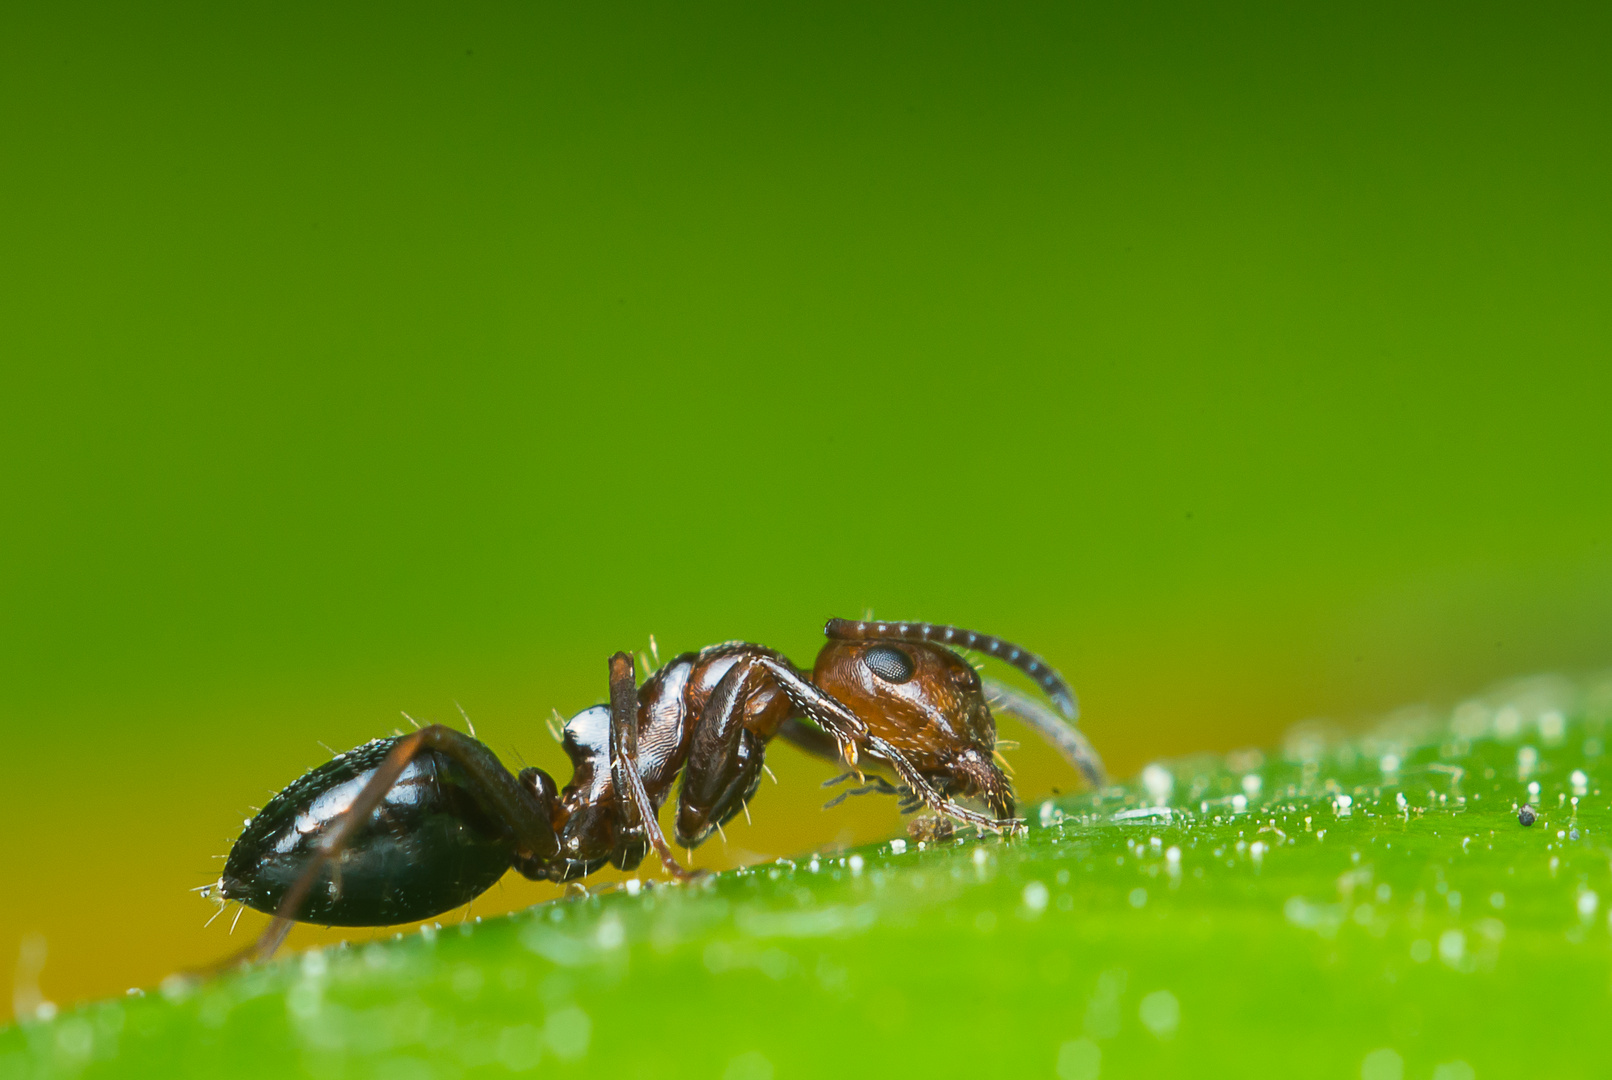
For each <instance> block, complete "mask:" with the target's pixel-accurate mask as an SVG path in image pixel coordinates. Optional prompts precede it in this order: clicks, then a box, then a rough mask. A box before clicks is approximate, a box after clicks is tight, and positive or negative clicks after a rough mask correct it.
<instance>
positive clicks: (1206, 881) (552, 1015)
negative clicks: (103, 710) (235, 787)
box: [0, 680, 1612, 1080]
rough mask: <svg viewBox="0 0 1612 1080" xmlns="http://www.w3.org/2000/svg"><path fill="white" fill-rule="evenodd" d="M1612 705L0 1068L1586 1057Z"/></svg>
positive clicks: (783, 869) (482, 1068)
mask: <svg viewBox="0 0 1612 1080" xmlns="http://www.w3.org/2000/svg"><path fill="white" fill-rule="evenodd" d="M1606 700H1607V694H1606V693H1605V690H1604V688H1601V689H1596V688H1594V687H1590V688H1589V689H1588V690H1586V688H1585V687H1584V686H1581V685H1575V684H1569V683H1565V682H1561V681H1549V680H1536V681H1533V682H1529V683H1521V684H1515V685H1513V686H1511V687H1509V688H1506V689H1503V690H1501V691H1498V692H1496V693H1495V694H1492V695H1490V697H1488V698H1487V699H1483V700H1478V701H1472V702H1468V703H1466V704H1464V705H1463V706H1461V707H1460V708H1459V709H1457V710H1456V711H1455V713H1454V714H1453V716H1434V715H1433V714H1431V713H1427V712H1421V713H1416V712H1410V713H1405V714H1400V715H1397V716H1395V717H1392V718H1390V719H1389V720H1388V721H1386V722H1385V723H1384V724H1383V725H1381V726H1379V727H1378V728H1377V729H1376V730H1375V731H1373V732H1372V733H1371V734H1369V735H1367V736H1365V737H1363V738H1357V739H1353V740H1349V741H1344V740H1338V739H1334V738H1331V737H1330V736H1329V735H1328V734H1327V732H1325V731H1324V730H1321V729H1317V728H1313V727H1312V728H1308V729H1297V730H1295V731H1294V732H1293V733H1292V734H1291V735H1290V737H1289V738H1288V740H1287V743H1286V745H1285V746H1284V747H1283V748H1282V749H1281V750H1280V751H1277V752H1273V753H1271V754H1270V755H1269V757H1268V758H1267V757H1266V756H1264V755H1260V754H1255V753H1245V754H1242V755H1233V757H1232V759H1230V760H1221V759H1218V758H1216V759H1210V758H1203V759H1192V760H1186V761H1179V762H1175V763H1172V764H1168V765H1158V766H1150V767H1149V769H1148V770H1146V771H1145V772H1144V774H1143V777H1142V779H1141V781H1140V782H1138V783H1136V784H1133V785H1129V786H1125V787H1116V788H1112V789H1109V790H1106V791H1104V792H1101V793H1094V794H1089V795H1085V796H1080V797H1075V798H1067V799H1062V800H1058V801H1056V802H1046V803H1042V804H1039V805H1034V806H1030V807H1028V814H1029V825H1030V830H1029V834H1028V835H1027V836H1025V837H1021V838H1018V839H1012V840H1004V839H1000V838H984V839H980V838H976V837H973V836H967V837H961V838H956V839H953V840H949V841H943V842H941V843H939V844H938V845H920V844H918V843H916V842H913V841H894V842H892V843H887V844H882V845H879V846H877V847H870V848H863V849H860V850H856V851H851V852H843V853H836V854H833V855H820V856H815V857H813V856H808V857H805V858H802V859H798V860H795V861H787V860H781V861H779V862H777V863H769V864H763V865H759V866H753V867H750V868H747V869H743V870H738V871H734V872H730V873H725V874H721V875H717V876H714V877H710V878H707V879H705V880H703V881H701V882H698V883H696V884H694V885H689V886H670V885H662V884H659V883H656V884H653V885H650V884H647V883H646V884H645V885H643V886H641V887H639V888H636V889H633V890H629V889H625V888H624V889H619V890H615V891H611V892H608V893H604V894H596V895H590V896H587V897H583V898H578V899H574V900H566V901H559V902H555V903H551V904H545V905H541V906H539V907H536V908H532V909H530V910H528V911H525V912H521V913H519V914H516V915H513V916H510V917H506V918H497V919H488V920H486V921H480V922H477V923H474V924H468V925H464V926H450V927H445V928H441V929H432V930H428V931H427V932H425V933H421V934H417V935H410V936H408V937H406V938H400V939H398V940H395V941H391V942H387V943H381V944H371V945H365V946H362V947H352V948H330V949H324V950H320V951H314V952H308V953H304V954H300V955H289V956H285V957H283V958H281V959H279V960H278V961H276V962H274V963H271V964H267V965H261V966H258V967H255V968H252V969H250V970H245V971H241V972H239V973H236V974H232V975H229V976H227V977H222V978H217V979H213V980H211V981H207V982H205V983H199V984H197V983H187V982H185V981H183V980H177V979H175V980H170V981H169V982H168V983H167V984H165V985H164V986H163V987H162V988H160V989H159V990H154V991H152V992H150V993H149V994H147V995H146V996H144V997H136V998H128V999H124V1000H116V1001H107V1002H101V1003H97V1004H92V1005H89V1006H86V1007H84V1008H81V1009H78V1010H75V1011H73V1012H70V1013H67V1014H65V1015H63V1016H60V1017H58V1018H55V1019H54V1020H51V1021H49V1022H35V1023H29V1024H25V1025H21V1026H18V1027H13V1028H10V1029H8V1030H6V1031H4V1032H3V1033H0V1075H4V1076H13V1075H16V1076H25V1077H26V1076H42V1077H43V1076H197V1077H202V1076H206V1077H213V1078H216V1077H219V1076H228V1077H243V1076H247V1077H249V1076H287V1075H298V1074H305V1075H310V1076H330V1077H370V1076H374V1077H387V1078H412V1077H456V1076H504V1075H508V1074H511V1073H521V1072H533V1073H542V1074H545V1075H576V1076H583V1075H587V1076H648V1077H653V1076H680V1075H699V1076H711V1077H727V1078H729V1080H744V1078H755V1080H759V1078H766V1077H779V1078H785V1077H791V1076H821V1075H846V1074H865V1075H870V1076H877V1075H935V1076H944V1075H964V1074H973V1075H995V1074H1004V1073H1016V1074H1024V1075H1036V1076H1058V1077H1062V1078H1064V1080H1072V1078H1077V1077H1096V1076H1131V1075H1148V1074H1186V1073H1191V1074H1193V1075H1217V1074H1231V1073H1233V1072H1236V1073H1240V1074H1244V1075H1250V1076H1253V1075H1273V1074H1278V1073H1284V1074H1285V1073H1290V1072H1298V1073H1303V1074H1305V1075H1315V1076H1338V1077H1365V1078H1367V1080H1392V1078H1397V1077H1434V1078H1435V1080H1464V1078H1469V1077H1473V1076H1501V1075H1546V1074H1555V1075H1587V1074H1591V1073H1596V1072H1600V1071H1602V1070H1604V1069H1605V1068H1606V1067H1608V1063H1609V1062H1612V1056H1609V1050H1612V1039H1609V1037H1608V1035H1607V1034H1606V1030H1607V1025H1606V1024H1605V1017H1606V1016H1607V1015H1608V1011H1607V1010H1608V1006H1609V1004H1612V1001H1609V986H1612V938H1609V933H1608V926H1609V922H1608V914H1609V913H1608V907H1609V906H1612V905H1609V901H1612V881H1609V853H1612V845H1609V844H1608V840H1609V839H1612V815H1609V813H1608V811H1607V805H1606V804H1607V800H1606V797H1605V795H1604V794H1603V791H1602V787H1601V776H1602V773H1603V769H1604V760H1605V759H1604V757H1603V749H1604V748H1603V744H1602V741H1601V730H1602V723H1603V721H1604V716H1605V713H1606V709H1605V702H1606ZM1530 784H1534V785H1537V787H1536V788H1533V789H1530V786H1529V785H1530ZM1531 792H1532V794H1531ZM1530 798H1532V799H1533V800H1534V802H1535V804H1536V806H1537V812H1538V820H1537V822H1536V823H1535V824H1534V825H1533V826H1532V827H1531V828H1525V827H1523V826H1522V825H1521V824H1519V822H1518V816H1517V804H1518V803H1520V802H1527V801H1529V800H1530Z"/></svg>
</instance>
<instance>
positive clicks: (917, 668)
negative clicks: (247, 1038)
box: [201, 619, 1103, 958]
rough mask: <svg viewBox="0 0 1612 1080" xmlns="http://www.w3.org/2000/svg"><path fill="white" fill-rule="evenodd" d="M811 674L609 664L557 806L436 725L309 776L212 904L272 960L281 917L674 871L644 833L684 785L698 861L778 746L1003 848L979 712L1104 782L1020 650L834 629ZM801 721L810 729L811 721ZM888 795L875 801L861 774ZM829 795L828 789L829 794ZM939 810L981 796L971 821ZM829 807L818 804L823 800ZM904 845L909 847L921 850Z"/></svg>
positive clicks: (456, 901) (459, 900)
mask: <svg viewBox="0 0 1612 1080" xmlns="http://www.w3.org/2000/svg"><path fill="white" fill-rule="evenodd" d="M823 632H824V634H825V635H826V636H827V637H828V642H827V643H826V644H825V645H824V646H823V648H822V650H821V651H820V652H819V653H818V655H817V662H816V664H815V666H814V667H813V668H812V672H811V675H810V677H808V676H807V675H806V674H805V673H804V672H802V671H801V670H799V669H797V668H796V667H795V666H794V665H793V664H791V663H790V662H789V660H788V659H787V658H786V657H785V656H784V655H783V654H782V653H779V652H777V651H775V650H773V649H769V648H766V647H764V646H761V645H752V644H747V643H744V642H727V643H724V644H721V645H712V646H710V647H708V648H705V649H702V650H701V651H699V652H697V653H684V654H682V655H681V656H678V657H677V658H675V659H674V660H672V661H671V662H670V663H668V664H666V665H665V666H664V667H661V668H660V669H659V670H656V671H654V672H653V673H652V674H651V675H650V676H649V677H648V679H646V680H645V682H644V684H643V685H642V686H637V685H636V675H635V670H634V665H633V659H632V657H631V656H630V655H628V654H627V653H624V652H618V653H616V654H615V655H614V656H612V657H611V658H610V701H609V704H608V705H595V706H593V707H592V708H589V709H584V710H582V711H581V712H579V713H577V714H576V715H575V716H573V717H572V718H571V719H570V720H569V721H568V722H567V723H566V725H565V728H564V732H563V736H562V742H563V745H564V748H565V752H566V754H567V755H568V756H569V757H570V759H571V765H572V776H571V782H570V783H569V784H567V785H566V786H565V788H564V790H559V789H557V788H556V786H555V783H554V780H553V778H552V777H550V776H549V775H548V774H547V773H546V772H544V771H543V770H541V769H535V768H527V769H523V770H521V772H520V774H519V775H518V776H515V775H511V774H510V772H509V770H508V769H506V768H505V767H504V766H503V764H502V763H501V762H499V760H498V758H497V757H495V756H494V755H493V752H492V751H491V750H489V749H488V748H487V747H486V746H485V745H483V744H482V743H481V742H479V741H477V740H476V739H475V738H474V737H473V736H471V735H464V734H461V733H460V732H458V731H455V730H453V729H452V728H448V727H444V726H442V725H440V724H431V725H429V726H427V727H424V728H420V729H419V730H416V731H414V732H411V733H410V734H407V735H399V736H395V737H392V738H386V739H376V740H374V741H372V742H369V743H366V744H365V745H363V746H360V747H358V748H357V749H355V750H350V751H348V752H347V753H345V754H338V755H337V756H336V757H335V758H334V759H332V760H331V761H329V762H327V763H326V764H324V765H322V766H320V767H318V768H316V769H314V770H312V771H311V772H309V773H307V774H305V775H304V776H303V777H302V778H301V779H299V780H297V781H295V782H294V783H292V784H291V785H290V786H289V787H287V788H286V789H285V790H284V791H281V792H280V793H279V794H278V795H276V796H275V797H274V798H273V799H272V800H270V802H269V803H268V805H267V806H265V807H264V808H263V809H262V811H261V812H259V813H258V814H257V816H256V817H254V818H252V819H251V820H250V821H248V822H247V824H246V828H245V831H243V832H242V833H241V836H240V839H239V840H237V841H236V843H235V845H234V848H233V849H232V850H231V851H230V854H229V858H228V860H227V862H226V863H225V867H224V873H223V875H222V876H221V877H220V878H219V880H218V881H217V883H216V884H215V885H213V886H209V887H206V888H205V889H204V890H201V891H202V892H203V895H210V894H211V893H212V892H213V891H214V890H215V889H216V891H217V894H218V896H219V897H220V898H221V899H222V900H238V901H240V902H241V903H243V904H245V905H246V906H248V907H251V908H255V909H257V910H258V911H262V912H265V913H267V914H270V915H273V916H274V917H275V918H274V921H273V922H272V923H271V924H270V926H269V928H268V929H267V930H265V931H264V933H263V935H262V937H260V938H259V939H258V941H257V942H256V943H255V944H254V945H253V946H252V947H251V948H250V949H249V950H248V955H250V956H253V957H256V958H267V957H268V956H270V955H272V954H273V953H274V951H275V950H276V949H277V948H278V947H279V946H280V943H281V942H282V941H284V940H285V936H286V934H287V933H288V932H289V930H290V927H291V923H292V922H293V921H302V922H315V923H322V924H324V925H327V926H388V925H393V924H396V923H405V922H415V921H419V920H422V919H428V918H431V917H432V916H434V915H439V914H441V913H442V912H444V911H448V910H450V909H452V908H455V907H458V906H460V905H461V904H465V903H468V902H469V901H470V900H472V899H474V898H475V897H477V896H479V895H481V893H483V892H485V891H486V890H487V889H489V888H491V887H492V885H493V883H494V882H496V881H497V880H498V879H499V878H500V877H502V876H503V875H504V873H505V872H506V871H508V870H509V869H510V868H511V867H513V868H514V869H515V870H517V871H519V872H520V873H521V874H523V875H525V876H526V877H528V878H532V879H534V880H548V881H555V882H562V881H572V880H575V879H577V878H581V877H585V876H586V875H588V874H591V873H593V872H594V871H595V870H598V869H599V868H600V867H602V866H604V865H605V864H606V863H610V864H612V865H614V866H617V867H620V868H621V869H623V870H632V869H634V868H635V867H637V866H638V864H639V863H640V862H642V861H643V859H644V857H645V856H646V855H647V854H648V852H649V849H650V848H653V849H654V850H655V852H656V853H657V854H658V855H659V856H660V860H661V863H662V865H663V866H664V867H665V869H666V870H667V872H668V873H670V874H671V875H672V876H673V877H676V878H679V879H688V878H691V877H694V876H695V875H694V874H693V873H691V872H690V871H688V870H686V869H684V867H683V866H682V865H681V864H679V863H678V861H677V858H676V857H675V856H674V855H673V853H672V849H671V847H670V846H669V845H668V844H667V842H666V838H665V836H664V835H663V834H662V832H661V828H660V824H659V818H658V814H659V810H660V808H661V805H662V804H663V803H664V802H665V801H666V799H667V798H668V797H669V795H670V794H671V789H672V783H673V781H674V780H676V779H677V777H678V774H679V773H681V774H682V784H681V787H680V789H679V792H678V799H677V813H676V819H675V832H676V838H677V842H678V843H680V844H682V845H683V846H684V847H685V848H690V849H692V848H693V847H695V846H697V845H698V844H700V843H701V842H703V841H704V840H705V839H706V838H707V837H708V836H709V835H710V834H711V832H712V830H714V829H720V828H721V826H722V825H724V824H726V823H727V822H728V821H729V820H730V819H731V818H733V817H734V815H736V814H738V813H739V812H740V811H742V810H746V808H747V804H748V803H749V801H750V799H751V798H752V797H753V796H754V795H755V792H756V788H757V786H758V785H759V784H760V782H761V773H762V769H763V765H762V758H763V752H764V750H765V748H766V745H767V743H768V742H769V741H770V740H771V739H772V738H773V737H774V736H776V735H781V736H783V738H784V739H786V740H787V741H789V742H792V743H794V744H795V745H797V746H799V747H801V748H802V749H804V750H806V751H807V752H809V753H812V754H816V755H818V756H821V757H825V758H828V759H830V760H833V761H839V762H843V763H844V764H845V765H846V766H848V767H849V768H850V770H851V772H850V773H847V774H846V775H845V776H841V777H839V778H838V779H837V780H831V781H829V784H834V783H838V782H840V781H843V780H846V779H848V778H850V777H851V776H856V777H858V779H859V780H860V781H861V782H862V783H863V785H864V786H862V787H859V788H854V789H850V790H848V791H846V792H845V793H843V794H841V795H840V797H839V798H838V799H836V800H834V801H835V802H838V801H840V800H841V799H844V798H845V797H846V795H850V794H862V793H864V792H867V791H883V792H888V793H893V794H897V795H900V796H901V797H902V800H903V801H902V809H903V811H904V812H909V813H910V812H912V811H914V810H917V809H918V808H920V807H922V808H926V809H928V810H929V811H931V812H932V813H934V814H935V815H937V816H938V819H939V820H937V819H934V818H922V819H918V821H915V822H914V823H913V825H914V826H918V828H919V831H921V832H923V834H925V835H931V836H938V835H944V834H946V833H949V832H950V831H951V829H953V828H955V827H956V825H963V826H973V827H974V828H976V829H978V830H981V831H986V830H988V831H991V832H998V833H1001V832H1016V831H1019V830H1021V829H1022V828H1023V823H1022V822H1021V821H1019V820H1017V819H1015V818H1014V817H1013V809H1014V803H1013V789H1012V787H1011V786H1010V784H1009V783H1008V779H1007V776H1006V775H1005V774H1004V773H1003V771H1002V769H1000V768H999V767H998V766H997V764H996V762H995V760H993V759H994V756H995V751H996V723H995V720H994V719H993V718H992V715H991V707H990V705H989V704H987V701H986V691H987V689H989V690H990V693H991V695H992V697H993V698H994V699H995V703H996V705H997V707H998V708H999V709H1001V710H1002V711H1005V712H1011V713H1013V714H1014V715H1016V716H1018V717H1019V718H1020V719H1022V720H1024V721H1025V722H1027V723H1028V724H1030V725H1031V726H1032V727H1034V728H1035V729H1036V730H1037V731H1039V732H1040V733H1041V734H1042V735H1043V736H1044V737H1046V738H1047V739H1048V740H1049V741H1050V742H1052V743H1053V745H1055V746H1056V747H1057V748H1058V750H1059V751H1060V752H1061V753H1062V754H1063V755H1064V756H1065V757H1066V758H1067V759H1068V760H1069V761H1070V762H1071V763H1072V764H1074V765H1075V766H1076V767H1077V768H1078V769H1079V770H1080V771H1081V772H1082V774H1083V775H1084V776H1085V777H1086V779H1087V781H1088V782H1090V783H1092V784H1094V785H1096V784H1100V783H1101V782H1102V775H1103V774H1102V764H1101V762H1100V761H1099V760H1098V758H1097V755H1096V754H1095V752H1094V751H1093V750H1092V748H1091V746H1090V744H1089V743H1087V741H1086V739H1085V737H1084V736H1083V735H1081V734H1080V732H1079V731H1078V730H1077V729H1076V728H1074V727H1073V726H1072V724H1071V723H1070V722H1071V721H1073V720H1074V718H1075V717H1076V715H1077V708H1076V704H1075V697H1074V694H1073V692H1072V691H1071V690H1070V689H1069V685H1068V684H1067V683H1066V682H1064V680H1063V677H1062V676H1060V675H1059V674H1058V673H1057V672H1056V671H1054V670H1053V669H1052V668H1051V667H1049V666H1048V665H1047V664H1046V662H1045V661H1043V660H1042V659H1041V658H1040V657H1038V656H1036V655H1034V654H1033V653H1031V652H1029V651H1027V650H1025V649H1022V648H1020V647H1019V646H1017V645H1014V644H1012V643H1011V642H1007V641H1004V640H1002V639H1001V638H997V637H992V636H990V635H988V634H979V633H975V632H974V631H971V630H963V629H959V628H958V627H955V626H942V625H937V624H934V623H923V622H913V623H903V622H853V621H851V620H848V619H830V620H829V622H828V624H827V626H825V627H824V631H823ZM947 646H957V647H959V648H965V649H973V650H977V651H980V652H983V653H984V654H985V655H987V656H990V657H994V658H995V659H998V660H1002V661H1004V662H1006V663H1008V664H1011V665H1013V666H1014V667H1016V668H1018V669H1019V670H1020V671H1022V672H1024V673H1025V674H1026V675H1028V676H1030V677H1031V678H1032V679H1034V680H1035V682H1036V683H1037V685H1038V686H1039V687H1040V688H1041V690H1042V691H1043V692H1044V693H1045V694H1046V695H1047V697H1048V698H1049V699H1050V700H1051V701H1052V703H1053V704H1054V705H1055V706H1056V707H1057V709H1058V714H1061V715H1058V714H1055V713H1054V712H1052V711H1051V710H1049V709H1047V708H1046V707H1045V706H1043V705H1041V704H1040V703H1039V702H1037V701H1035V700H1034V699H1033V698H1029V697H1027V696H1025V695H1023V694H1019V693H1017V692H1016V691H1013V690H1011V689H1010V688H1008V687H1006V686H1003V685H1001V684H999V683H995V682H988V681H984V680H982V679H981V678H980V675H979V673H978V672H976V671H975V670H974V667H973V666H972V665H971V664H970V663H969V662H968V661H967V660H965V659H964V658H963V657H962V656H960V655H958V654H957V653H956V652H954V651H952V649H950V648H947ZM808 721H810V723H808ZM863 762H868V763H870V764H872V765H874V766H877V767H882V768H885V769H888V770H889V771H890V772H892V773H893V774H894V776H895V778H896V780H897V781H898V782H899V786H897V785H892V784H890V783H889V782H887V781H885V780H883V779H882V778H876V779H875V781H874V783H872V784H868V783H867V778H866V776H865V775H864V771H863V768H862V763H863ZM825 786H827V785H825ZM953 796H960V797H965V798H973V799H977V800H978V801H979V802H980V803H982V804H983V805H984V807H985V808H986V809H987V810H988V811H989V815H987V814H983V813H980V812H978V811H976V810H973V809H970V808H968V807H966V806H963V805H960V804H959V803H958V802H956V801H955V800H954V798H953ZM829 805H833V804H832V803H830V804H829ZM919 831H915V832H914V835H919Z"/></svg>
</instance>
